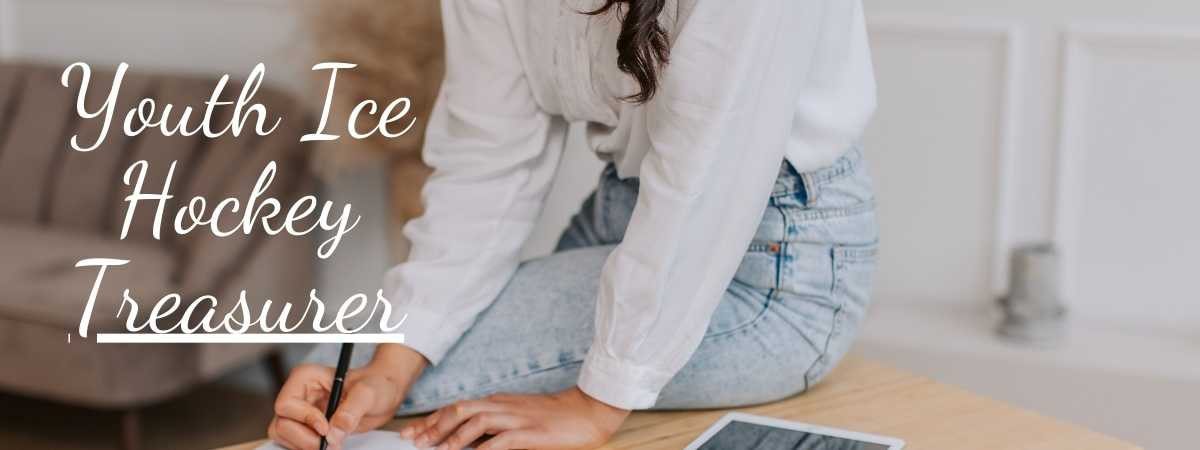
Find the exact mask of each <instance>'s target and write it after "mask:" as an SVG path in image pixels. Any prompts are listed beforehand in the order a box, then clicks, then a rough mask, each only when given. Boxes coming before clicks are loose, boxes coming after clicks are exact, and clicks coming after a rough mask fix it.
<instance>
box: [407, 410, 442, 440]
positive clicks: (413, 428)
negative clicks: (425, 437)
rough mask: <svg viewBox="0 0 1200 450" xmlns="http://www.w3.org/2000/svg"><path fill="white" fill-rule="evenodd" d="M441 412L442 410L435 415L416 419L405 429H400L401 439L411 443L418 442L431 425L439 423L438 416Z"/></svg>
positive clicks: (434, 413)
mask: <svg viewBox="0 0 1200 450" xmlns="http://www.w3.org/2000/svg"><path fill="white" fill-rule="evenodd" d="M440 412H441V410H437V411H434V412H433V414H430V415H428V416H425V417H423V418H420V419H415V420H413V421H411V422H409V423H408V424H406V425H404V427H403V428H401V429H400V437H402V438H405V439H408V440H410V441H413V440H416V439H417V437H419V436H421V434H422V433H425V429H426V428H429V424H431V423H434V422H437V416H438V413H440Z"/></svg>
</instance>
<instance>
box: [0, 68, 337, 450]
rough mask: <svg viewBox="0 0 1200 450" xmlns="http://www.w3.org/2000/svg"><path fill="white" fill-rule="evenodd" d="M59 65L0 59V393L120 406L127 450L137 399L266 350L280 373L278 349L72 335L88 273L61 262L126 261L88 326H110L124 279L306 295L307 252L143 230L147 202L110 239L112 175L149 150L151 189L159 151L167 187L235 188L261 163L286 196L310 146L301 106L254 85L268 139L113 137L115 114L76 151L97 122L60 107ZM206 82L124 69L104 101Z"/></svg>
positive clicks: (171, 390)
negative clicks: (118, 341)
mask: <svg viewBox="0 0 1200 450" xmlns="http://www.w3.org/2000/svg"><path fill="white" fill-rule="evenodd" d="M64 67H65V65H50V66H37V65H15V64H0V257H2V258H0V355H2V358H3V361H0V390H3V391H7V392H12V393H17V394H21V395H25V396H30V397H35V398H42V399H47V400H53V401H59V402H64V403H69V404H73V405H79V406H84V407H90V408H98V409H114V410H120V411H124V412H125V414H123V417H124V419H123V421H122V430H123V433H122V436H123V446H124V448H126V449H136V448H137V447H138V446H139V439H138V434H139V432H138V426H139V425H138V423H139V420H138V415H137V411H138V410H139V408H141V407H143V406H145V405H148V404H151V403H154V402H159V401H162V400H164V399H168V398H170V397H172V396H174V395H177V394H180V393H181V392H183V391H185V390H186V389H188V388H189V387H192V386H195V385H196V384H197V383H202V382H205V381H210V380H213V379H214V378H216V377H218V376H220V375H222V374H224V373H226V372H228V371H229V370H230V369H232V368H236V367H238V366H240V365H244V364H246V363H248V362H252V361H257V360H263V358H266V359H265V360H266V361H273V364H272V367H273V369H274V373H275V374H276V376H282V370H283V369H282V364H281V362H280V360H279V359H278V358H277V356H278V350H279V348H278V347H277V346H267V345H171V344H154V345H111V344H109V345H97V344H95V343H94V335H91V336H90V338H91V339H81V338H80V336H79V335H78V332H77V328H78V327H79V322H80V318H81V316H82V313H83V309H84V305H85V303H86V300H87V298H88V294H89V292H90V290H91V287H92V284H93V282H94V281H95V278H96V269H94V268H90V269H82V268H75V267H74V266H75V263H76V262H77V261H79V260H81V259H84V258H93V257H104V258H122V259H129V260H131V262H130V263H129V264H128V265H127V266H123V267H118V268H113V269H110V270H109V271H108V273H107V275H106V276H105V279H104V282H103V284H102V287H101V289H100V291H99V296H98V300H97V304H96V307H95V308H96V309H95V312H94V314H93V317H92V319H91V320H92V322H91V327H90V328H91V333H95V332H97V331H105V330H110V331H111V330H122V329H123V328H124V323H123V322H120V321H119V319H118V318H117V317H116V307H117V306H118V305H119V301H120V298H121V291H122V290H123V289H124V288H129V289H130V290H131V293H132V295H133V296H135V297H136V298H137V299H138V300H139V302H140V304H142V305H147V304H153V303H154V302H156V301H157V300H158V299H159V298H160V297H161V296H162V295H163V294H166V293H170V292H179V293H182V294H183V295H184V297H183V298H184V301H185V302H186V301H188V300H191V299H194V298H195V295H198V294H200V293H209V294H214V295H216V296H217V297H218V298H219V299H222V300H223V301H224V299H236V298H237V294H238V292H239V291H240V290H242V289H245V290H247V291H248V298H250V299H251V300H252V301H261V300H262V299H264V298H272V299H274V300H275V302H276V304H278V302H279V301H280V300H281V299H288V300H303V299H306V298H307V293H308V290H309V289H310V287H311V283H312V280H313V276H312V271H313V267H312V266H313V264H312V261H313V258H314V257H313V254H314V253H313V248H312V243H311V242H310V241H309V240H308V239H305V238H296V237H288V236H284V235H280V236H273V237H270V238H269V239H265V236H257V235H251V236H249V237H236V236H240V235H235V237H226V238H216V237H214V236H213V235H212V234H211V233H208V232H202V233H191V234H188V235H185V236H183V237H174V236H172V233H171V228H170V222H169V221H166V222H165V224H166V228H165V229H164V230H163V231H164V239H162V240H161V241H160V240H155V239H153V237H152V236H151V233H150V226H151V225H152V223H153V213H152V210H151V207H149V206H145V205H146V204H143V206H141V207H139V209H138V214H137V216H136V217H137V220H135V221H134V222H133V226H132V228H133V229H132V230H131V234H130V236H129V237H128V238H127V239H125V240H118V239H117V238H118V236H119V232H120V228H121V224H122V222H123V220H124V215H125V206H126V203H125V202H124V201H123V198H124V196H125V195H127V194H128V191H129V189H128V188H127V187H126V186H125V185H124V184H123V183H122V182H121V177H122V175H123V173H124V171H125V169H126V168H127V167H129V165H130V163H131V162H133V161H138V160H147V161H149V162H150V167H151V171H150V175H149V176H148V177H147V183H148V185H149V186H160V187H161V186H162V184H163V178H164V177H165V174H166V168H167V167H168V166H169V165H170V162H171V161H172V160H175V161H178V164H179V166H178V168H177V169H176V174H175V180H174V182H173V188H172V190H173V191H174V193H175V194H176V195H177V196H179V197H180V198H185V199H186V198H191V197H192V196H194V195H205V196H207V197H209V198H217V199H220V198H225V197H229V196H236V197H239V198H244V197H245V196H246V195H247V193H248V192H249V191H250V190H251V188H252V187H253V185H254V182H255V179H256V178H257V177H258V174H259V172H260V171H261V170H262V168H263V166H264V165H265V164H266V162H267V161H269V160H275V161H276V162H277V163H278V164H279V174H278V175H277V177H276V179H275V182H274V184H273V187H275V188H276V191H275V192H274V193H273V195H275V196H276V197H278V198H280V200H281V201H282V202H284V204H285V205H287V204H289V203H290V202H289V201H288V199H289V197H291V196H294V195H302V194H301V193H308V192H312V191H313V190H314V186H313V183H312V181H311V178H310V177H308V176H307V174H308V164H309V163H308V161H309V153H310V151H309V150H310V149H309V148H307V146H305V145H301V144H298V137H299V136H300V135H301V134H303V133H302V132H301V131H300V130H301V129H302V128H303V127H305V125H307V124H308V122H310V121H309V120H307V119H306V118H308V117H310V116H308V115H307V110H308V108H302V107H301V106H300V105H298V104H297V103H296V102H295V101H294V100H293V99H291V98H289V97H288V96H286V95H282V94H280V93H278V92H275V91H270V90H268V89H266V88H265V87H264V89H263V90H261V91H260V92H259V93H258V95H257V96H256V99H257V100H259V101H261V102H263V103H265V104H267V105H268V108H269V110H270V111H271V112H272V113H274V114H282V115H284V116H285V117H286V120H285V121H284V125H282V126H281V129H280V130H278V131H276V132H275V133H273V134H271V135H269V136H266V137H261V138H255V137H246V136H244V135H243V137H240V138H236V139H234V138H220V139H215V140H210V139H205V138H187V137H180V136H175V137H170V138H167V137H163V136H161V135H160V134H155V133H149V134H143V135H141V136H139V137H136V138H128V137H125V136H124V135H123V133H121V132H120V128H119V127H120V124H119V123H117V121H115V120H114V127H115V128H114V129H113V131H112V132H110V133H109V136H108V139H107V141H106V142H105V143H104V144H103V145H102V146H101V147H100V148H99V149H97V150H95V151H92V152H87V153H83V152H77V151H73V150H70V149H69V147H68V145H67V142H68V139H69V137H70V136H73V135H76V134H78V135H80V137H81V138H82V139H83V140H84V141H85V142H91V140H92V139H94V137H95V136H96V135H97V133H98V132H99V125H100V123H99V121H94V120H91V121H85V120H81V119H80V118H79V117H78V116H77V115H76V114H75V113H74V109H73V108H74V97H75V95H76V91H75V88H78V85H79V83H78V78H75V82H74V83H73V84H72V87H73V89H67V88H64V87H63V86H62V85H61V84H60V82H59V77H60V75H61V73H62V70H63V68H64ZM77 76H78V75H77V74H76V77H77ZM96 77H97V79H96V80H95V81H94V84H95V83H99V84H100V85H107V84H109V83H111V80H112V77H113V75H112V74H111V73H107V74H97V75H96ZM214 84H215V80H214V79H205V78H190V77H179V76H150V77H147V76H138V75H135V74H133V73H130V74H129V75H127V78H126V80H125V83H124V87H123V89H122V93H121V100H122V102H123V103H124V104H122V105H121V108H120V109H119V110H118V111H122V110H127V109H128V108H129V107H130V106H131V104H132V103H133V102H135V101H136V100H137V99H140V98H142V97H153V98H156V99H158V100H160V101H163V102H170V103H174V104H189V105H197V106H199V105H202V104H203V103H202V102H203V101H204V100H205V99H207V97H208V95H210V94H211V91H212V88H213V86H214ZM238 91H240V86H238V85H237V83H233V85H231V86H230V88H229V89H227V90H226V92H227V95H228V96H229V97H231V98H232V97H233V96H235V95H236V94H237V92H238ZM106 93H107V88H105V89H93V90H92V92H89V103H90V105H93V106H91V107H93V108H94V107H96V106H95V105H99V104H100V102H101V100H102V99H103V97H102V96H103V95H106ZM219 113H223V114H228V113H229V111H227V110H226V111H219ZM218 123H220V122H218ZM143 208H145V209H143ZM169 208H171V206H169ZM168 211H174V209H173V208H171V209H168ZM231 302H232V300H231V301H230V303H231ZM146 308H148V306H144V307H143V308H142V310H143V313H142V314H143V316H144V314H145V310H146ZM68 340H70V342H68ZM272 357H274V359H273V360H272V359H271V358H272Z"/></svg>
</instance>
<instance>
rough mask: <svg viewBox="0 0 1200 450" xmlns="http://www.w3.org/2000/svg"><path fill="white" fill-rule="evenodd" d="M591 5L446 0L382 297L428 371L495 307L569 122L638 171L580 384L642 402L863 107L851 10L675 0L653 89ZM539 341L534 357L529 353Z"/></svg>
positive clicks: (846, 1)
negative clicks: (789, 170) (400, 254)
mask: <svg viewBox="0 0 1200 450" xmlns="http://www.w3.org/2000/svg"><path fill="white" fill-rule="evenodd" d="M601 3H602V2H600V1H599V0H570V1H564V0H499V1H498V0H443V1H442V14H443V21H444V28H445V40H446V58H447V68H446V79H445V83H444V84H443V86H442V90H441V94H440V95H439V97H438V101H437V104H436V106H435V107H434V110H433V115H432V117H431V119H430V121H429V124H428V131H427V137H426V142H425V148H424V158H425V161H426V163H427V164H429V165H430V166H431V167H433V169H434V172H433V175H432V176H431V177H430V179H429V181H428V183H427V184H426V186H425V188H424V191H423V196H424V201H425V208H426V209H425V214H424V216H422V217H420V218H419V219H416V220H413V221H411V222H410V223H409V224H408V225H407V226H406V227H405V230H404V232H405V235H406V236H407V238H408V239H410V240H411V243H412V250H411V254H410V256H409V259H408V261H407V262H405V263H403V264H400V265H398V266H396V267H395V268H393V269H392V270H391V271H389V272H388V274H387V276H386V279H385V289H386V292H389V293H390V294H391V295H392V299H393V301H395V302H397V305H398V306H399V308H400V309H401V310H402V311H404V312H406V313H407V314H408V318H407V320H406V322H405V323H404V325H403V327H402V331H404V332H405V333H406V336H405V338H406V342H407V345H409V346H410V347H412V348H413V349H415V350H417V351H419V352H420V353H421V354H423V355H424V356H425V357H427V358H428V359H429V360H430V361H431V362H432V363H434V364H437V363H438V362H439V361H440V360H441V359H442V358H443V356H445V354H446V352H447V351H448V350H449V349H450V348H451V346H453V345H454V343H455V342H456V341H457V340H458V338H459V337H460V336H461V335H462V334H463V333H464V332H465V331H466V330H467V328H468V327H470V326H471V324H472V323H473V322H474V320H475V319H476V316H477V315H478V314H479V313H480V312H481V311H482V310H484V309H485V308H487V306H488V305H489V304H490V303H491V302H492V301H493V299H495V298H496V296H497V295H498V294H499V292H500V291H501V288H503V287H504V285H505V284H506V283H507V282H508V280H509V279H510V278H511V277H512V275H513V273H514V272H515V270H516V269H517V265H518V263H519V260H518V254H519V251H520V249H521V247H522V245H523V243H524V242H525V241H526V239H527V238H528V237H529V235H530V233H531V231H532V230H533V226H534V222H535V221H536V220H537V218H538V215H539V213H540V212H541V210H542V204H543V201H544V199H545V197H546V193H547V191H548V189H549V188H550V184H551V181H552V179H553V177H554V174H555V171H556V169H557V166H558V162H559V157H560V155H561V153H562V151H563V147H564V138H565V136H566V134H567V126H568V122H576V121H584V122H587V124H588V127H587V129H588V139H587V141H588V143H589V146H590V147H591V148H592V149H593V150H594V151H595V152H596V153H597V155H598V156H599V157H600V158H601V159H603V160H606V161H611V162H613V163H615V164H616V167H617V169H618V173H619V175H620V176H621V177H632V176H637V177H640V180H641V183H640V186H641V188H640V192H639V195H638V199H637V204H636V207H635V209H634V211H633V217H632V219H631V221H630V224H629V227H628V229H627V230H626V232H625V239H624V241H623V242H622V243H621V244H620V245H618V246H617V247H616V249H615V250H614V251H613V253H612V255H611V256H610V257H609V259H608V261H607V262H606V264H605V265H604V269H603V273H602V274H600V277H601V288H600V292H599V298H598V299H597V302H598V304H597V310H596V317H595V321H596V334H595V338H594V341H593V344H592V346H591V349H590V351H589V353H588V355H587V357H586V360H585V361H584V364H583V368H582V373H581V375H580V378H579V381H578V384H579V387H580V388H581V389H582V390H583V391H584V392H586V393H587V394H588V395H590V396H592V397H594V398H596V399H598V400H601V401H603V402H605V403H608V404H610V405H613V406H617V407H621V408H626V409H640V408H647V407H650V406H652V405H653V404H654V402H655V399H656V398H657V395H658V393H659V391H660V390H661V389H662V388H663V386H664V385H665V384H666V383H667V382H668V381H669V380H670V379H671V377H672V376H673V375H674V374H675V372H676V371H678V370H679V369H680V368H682V367H683V365H684V363H686V362H687V360H688V359H689V357H690V356H691V355H692V353H693V352H694V351H695V349H696V347H697V346H698V345H699V343H700V340H701V338H702V337H703V335H704V332H705V329H706V327H707V325H708V322H709V318H710V316H711V315H712V313H713V311H714V309H715V308H716V305H717V303H718V302H719V301H720V299H721V297H722V293H723V292H724V291H725V289H726V287H727V286H728V284H729V282H730V281H731V280H732V279H733V275H734V272H735V270H736V269H737V267H738V265H739V264H740V262H741V260H742V255H743V254H744V253H745V251H746V248H747V246H748V245H749V243H750V240H751V238H752V237H753V235H754V233H755V230H756V227H757V225H758V223H759V221H760V219H761V218H762V213H763V210H764V208H765V206H766V203H767V199H768V197H769V195H770V192H771V189H772V185H773V183H774V181H775V177H776V175H777V173H778V170H779V164H780V162H781V161H782V160H783V159H784V158H785V157H786V158H787V159H788V160H789V161H790V162H791V163H792V164H793V165H794V166H795V167H796V169H798V170H800V171H805V170H810V169H816V168H820V167H823V166H826V165H829V164H831V163H832V162H833V161H835V160H836V159H837V158H838V157H839V156H841V155H842V154H843V152H844V151H845V150H846V149H848V148H849V147H851V146H852V145H853V144H854V142H855V141H856V140H858V139H859V138H860V136H861V134H862V132H863V129H864V127H865V126H866V123H867V121H868V119H869V118H870V116H871V114H872V113H873V112H874V109H875V81H874V76H873V71H872V67H871V60H870V49H869V46H868V42H867V34H866V30H865V26H864V19H863V13H862V5H861V2H860V1H859V0H753V1H725V0H715V1H714V0H708V1H700V0H678V1H670V2H669V3H668V7H667V8H666V11H665V12H664V14H663V17H662V23H663V25H664V27H665V28H667V31H668V33H669V35H670V38H671V54H670V64H669V65H667V66H666V67H665V68H664V69H663V70H662V72H661V75H660V83H661V84H660V90H659V92H658V94H657V96H656V97H654V98H653V99H652V100H651V101H650V102H649V103H647V104H644V105H634V104H630V103H627V102H623V101H621V100H620V99H619V98H620V97H623V96H626V95H629V94H632V93H634V92H636V91H637V89H638V86H637V83H636V82H635V81H634V80H633V79H632V78H631V77H629V76H627V75H626V74H624V73H622V72H620V71H619V70H618V69H617V66H616V60H617V50H616V36H617V32H618V30H619V27H620V23H619V21H618V20H617V17H616V16H614V15H611V14H610V15H605V16H587V15H584V14H580V13H579V11H586V10H591V9H594V8H595V7H597V6H599V5H600V4H601ZM531 345H533V344H531ZM780 345H786V343H780Z"/></svg>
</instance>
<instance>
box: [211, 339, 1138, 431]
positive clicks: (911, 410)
mask: <svg viewBox="0 0 1200 450" xmlns="http://www.w3.org/2000/svg"><path fill="white" fill-rule="evenodd" d="M739 411H744V412H749V413H753V414H760V415H765V416H771V417H777V418H782V419H789V420H795V421H800V422H807V423H813V424H818V425H825V426H831V427H837V428H846V429H850V430H855V431H862V432H867V433H875V434H881V435H887V436H894V437H899V438H901V439H904V440H905V441H907V443H908V445H907V447H905V448H906V449H907V450H961V449H974V450H1064V449H1089V450H1136V449H1138V447H1137V446H1136V445H1133V444H1129V443H1126V442H1122V441H1120V440H1117V439H1115V438H1111V437H1108V436H1104V435H1102V434H1099V433H1096V432H1093V431H1089V430H1087V429H1084V428H1082V427H1079V426H1075V425H1071V424H1067V423H1064V422H1060V421H1058V420H1054V419H1051V418H1047V417H1044V416H1040V415H1038V414H1035V413H1032V412H1028V411H1024V410H1020V409H1017V408H1015V407H1012V406H1008V405H1005V404H1003V403H1001V402H998V401H995V400H990V399H987V398H984V397H981V396H978V395H974V394H971V393H969V392H967V391H965V390H962V389H959V388H956V387H952V386H948V385H944V384H940V383H937V382H934V381H932V380H930V379H928V378H923V377H918V376H915V375H912V374H909V373H906V372H903V371H900V370H896V369H893V368H890V367H887V366H884V365H881V364H877V363H873V362H870V361H866V360H864V359H860V358H849V359H848V360H847V361H845V362H844V363H842V364H841V366H840V367H839V368H838V369H837V370H836V371H835V372H834V373H833V374H831V375H830V377H829V379H828V380H827V381H826V382H825V383H822V384H821V385H819V386H817V387H816V388H814V389H812V390H810V391H809V392H808V393H806V394H804V395H801V396H798V397H794V398H792V399H788V400H784V401H782V402H778V403H772V404H767V405H762V406H758V407H751V408H742V409H739ZM726 412H727V411H716V410H714V411H685V412H643V413H636V414H634V415H632V416H631V417H630V418H629V420H628V421H626V423H625V425H624V426H623V427H622V428H621V431H620V432H619V433H618V435H617V436H616V437H615V438H614V439H613V441H612V442H611V443H610V444H609V446H608V447H606V448H610V449H650V450H657V449H663V450H666V449H671V450H676V449H680V448H683V447H684V446H686V445H687V444H688V443H689V442H691V441H692V439H694V438H695V437H696V436H698V435H699V434H700V433H701V432H703V431H704V430H705V429H706V428H708V426H710V425H712V423H713V422H715V421H716V420H717V418H719V417H721V416H722V415H723V414H725V413H726ZM399 423H400V422H399V421H397V422H395V423H393V424H391V425H390V426H389V427H390V428H393V429H394V428H396V427H398V426H399ZM258 445H259V442H255V443H247V444H243V445H241V446H235V447H230V448H229V449H228V450H251V449H253V448H255V447H257V446H258Z"/></svg>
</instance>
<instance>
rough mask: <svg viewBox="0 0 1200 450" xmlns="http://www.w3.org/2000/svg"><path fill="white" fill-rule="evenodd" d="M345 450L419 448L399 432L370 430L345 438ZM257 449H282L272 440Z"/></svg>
mask: <svg viewBox="0 0 1200 450" xmlns="http://www.w3.org/2000/svg"><path fill="white" fill-rule="evenodd" d="M343 448H345V450H420V449H418V448H417V447H416V446H414V445H413V444H412V441H409V440H407V439H404V438H402V437H400V434H399V433H394V432H391V431H371V432H367V433H363V434H354V435H351V436H350V437H349V438H346V445H345V447H343ZM258 450H284V448H283V447H280V446H279V445H276V444H275V443H274V442H270V443H267V444H266V445H263V446H262V447H259V448H258Z"/></svg>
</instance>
